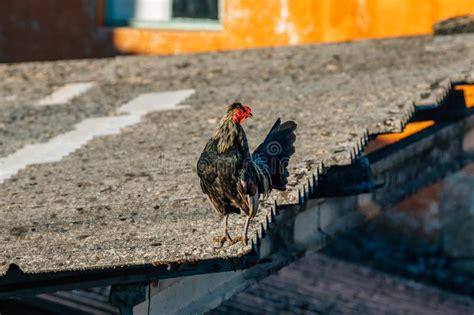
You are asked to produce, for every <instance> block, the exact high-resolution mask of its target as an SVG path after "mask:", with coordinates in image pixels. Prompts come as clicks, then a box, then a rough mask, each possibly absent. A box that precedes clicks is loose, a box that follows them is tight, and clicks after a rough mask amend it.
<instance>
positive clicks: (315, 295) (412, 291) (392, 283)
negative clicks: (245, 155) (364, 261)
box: [207, 254, 474, 315]
mask: <svg viewBox="0 0 474 315" xmlns="http://www.w3.org/2000/svg"><path fill="white" fill-rule="evenodd" d="M472 312H474V300H473V299H472V298H469V297H468V296H462V295H456V294H453V293H450V292H447V291H443V290H440V289H438V288H436V287H431V286H427V285H424V284H420V283H417V282H414V281H411V280H407V279H403V278H399V277H397V276H393V275H390V274H386V273H383V272H380V271H376V270H373V269H369V268H366V267H363V266H359V265H356V264H353V263H350V262H346V261H342V260H339V259H335V258H331V257H328V256H324V255H320V254H316V255H311V256H306V257H304V258H302V259H300V260H298V261H296V262H294V263H292V264H290V265H288V266H287V267H285V268H283V269H282V270H280V271H279V272H278V273H276V274H274V275H271V276H269V277H268V278H266V279H264V280H262V281H261V282H259V283H258V284H255V285H253V286H252V287H250V288H248V289H246V290H244V291H242V292H240V293H239V294H237V295H235V296H233V297H232V298H230V299H229V300H228V301H226V302H224V303H223V304H222V305H221V306H219V307H218V308H216V309H214V310H212V311H210V312H208V313H207V314H281V313H291V314H417V315H419V314H430V315H434V314H439V315H442V314H460V315H461V314H466V315H468V314H472Z"/></svg>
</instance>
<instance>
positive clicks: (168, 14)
mask: <svg viewBox="0 0 474 315" xmlns="http://www.w3.org/2000/svg"><path fill="white" fill-rule="evenodd" d="M220 1H222V0H106V2H105V24H106V25H109V26H136V27H153V28H167V29H191V30H192V29H196V30H202V29H221V25H220V23H219V9H220V3H219V2H220Z"/></svg>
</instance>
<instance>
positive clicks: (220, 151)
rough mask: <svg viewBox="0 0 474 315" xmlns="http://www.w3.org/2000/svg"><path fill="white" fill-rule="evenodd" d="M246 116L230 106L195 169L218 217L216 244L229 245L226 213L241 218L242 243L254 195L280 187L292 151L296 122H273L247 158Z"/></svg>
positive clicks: (239, 108) (245, 108)
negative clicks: (221, 232)
mask: <svg viewBox="0 0 474 315" xmlns="http://www.w3.org/2000/svg"><path fill="white" fill-rule="evenodd" d="M251 116H252V111H251V109H250V108H249V107H248V106H245V105H242V104H241V103H234V104H232V105H230V106H229V107H228V109H227V113H226V114H225V115H224V117H223V118H222V119H221V121H220V122H219V125H218V126H217V129H216V131H215V132H214V134H213V136H212V138H211V139H210V140H209V141H208V142H207V144H206V146H205V147H204V150H203V151H202V153H201V156H200V157H199V161H198V165H197V170H198V175H199V178H200V180H201V188H202V191H203V192H204V193H205V194H206V195H207V196H208V197H209V200H210V202H211V203H212V205H213V206H214V209H215V210H216V212H217V214H218V215H219V217H220V218H223V219H224V236H223V237H222V238H220V239H219V242H220V244H221V246H222V245H223V244H224V242H225V241H226V240H227V241H229V242H230V243H232V244H233V243H235V242H234V241H233V240H232V238H231V237H230V235H229V232H228V231H227V219H228V215H229V214H231V213H240V212H241V211H243V212H244V213H245V214H246V215H247V220H246V222H245V226H244V229H243V232H242V237H241V240H242V242H243V243H244V244H247V233H248V227H249V222H250V220H251V219H252V218H253V217H254V216H255V214H256V213H257V209H258V200H259V196H260V195H262V196H263V197H266V196H268V194H269V193H270V191H271V190H272V188H275V189H278V190H285V189H286V184H287V182H288V180H287V178H288V169H287V166H288V162H289V159H290V156H291V155H292V154H293V153H294V152H295V147H294V145H293V143H294V142H295V139H296V136H295V133H294V131H295V129H296V123H295V122H294V121H287V122H284V123H283V124H282V123H281V121H280V119H278V120H277V121H276V122H275V124H274V125H273V127H272V129H271V130H270V132H269V133H268V135H267V137H266V138H265V140H264V141H263V143H262V144H260V145H259V146H258V147H257V149H256V150H255V151H254V152H253V154H250V151H249V146H248V142H247V137H246V135H245V131H244V129H243V128H242V126H241V124H242V123H243V121H244V120H245V119H247V118H248V117H251Z"/></svg>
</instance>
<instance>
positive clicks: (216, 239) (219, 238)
mask: <svg viewBox="0 0 474 315" xmlns="http://www.w3.org/2000/svg"><path fill="white" fill-rule="evenodd" d="M214 242H215V243H217V244H218V246H217V248H221V247H222V246H224V243H225V242H229V243H230V244H231V245H233V244H235V241H234V240H233V239H232V238H231V237H230V236H229V235H225V236H216V237H214Z"/></svg>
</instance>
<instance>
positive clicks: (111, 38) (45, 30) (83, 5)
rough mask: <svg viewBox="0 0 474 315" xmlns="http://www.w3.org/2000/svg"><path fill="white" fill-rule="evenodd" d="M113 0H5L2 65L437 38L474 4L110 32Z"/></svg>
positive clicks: (290, 3)
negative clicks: (440, 25)
mask: <svg viewBox="0 0 474 315" xmlns="http://www.w3.org/2000/svg"><path fill="white" fill-rule="evenodd" d="M104 1H106V0H67V1H65V0H40V1H38V0H2V1H0V61H3V62H5V61H22V60H47V59H64V58H85V57H102V56H110V55H112V54H114V53H117V52H120V53H144V54H174V53H187V52H202V51H216V50H229V49H241V48H254V47H265V46H278V45H292V44H308V43H318V42H335V41H345V40H352V39H361V38H380V37H391V36H405V35H420V34H429V33H431V28H432V25H433V23H434V22H435V21H438V20H440V19H444V18H447V17H450V16H455V15H462V14H467V13H469V12H474V1H473V0H267V1H255V0H222V3H223V4H224V7H223V9H222V11H223V16H222V24H223V29H222V30H220V31H214V30H213V31H179V30H158V29H140V28H130V27H120V28H114V29H113V28H107V27H103V26H102V25H101V24H102V21H103V8H104Z"/></svg>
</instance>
